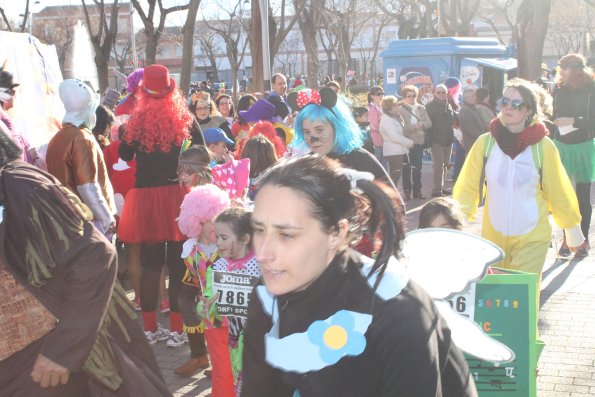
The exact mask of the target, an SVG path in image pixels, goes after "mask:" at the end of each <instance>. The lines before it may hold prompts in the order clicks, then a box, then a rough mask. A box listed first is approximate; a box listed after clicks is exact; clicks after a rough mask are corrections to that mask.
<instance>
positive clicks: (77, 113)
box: [58, 79, 99, 129]
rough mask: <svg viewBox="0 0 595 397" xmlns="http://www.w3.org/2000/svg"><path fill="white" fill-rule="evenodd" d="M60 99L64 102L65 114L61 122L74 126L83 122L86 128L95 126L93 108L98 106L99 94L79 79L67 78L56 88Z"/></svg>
mask: <svg viewBox="0 0 595 397" xmlns="http://www.w3.org/2000/svg"><path fill="white" fill-rule="evenodd" d="M58 91H59V94H60V100H62V103H63V104H64V109H66V114H65V115H64V118H63V119H62V123H69V124H72V125H74V126H76V127H79V126H81V125H82V124H84V125H85V126H86V127H87V128H89V129H93V127H95V121H96V116H95V109H97V106H99V95H98V94H96V93H95V92H93V90H91V87H89V86H88V85H87V84H85V83H83V82H82V81H81V80H79V79H68V80H64V81H63V82H62V83H60V87H59V88H58Z"/></svg>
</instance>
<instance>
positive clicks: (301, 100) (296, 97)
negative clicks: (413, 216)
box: [287, 87, 396, 189]
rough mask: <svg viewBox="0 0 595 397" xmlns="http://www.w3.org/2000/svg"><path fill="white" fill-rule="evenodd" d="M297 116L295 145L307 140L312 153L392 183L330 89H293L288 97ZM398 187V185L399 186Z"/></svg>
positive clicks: (341, 102)
mask: <svg viewBox="0 0 595 397" xmlns="http://www.w3.org/2000/svg"><path fill="white" fill-rule="evenodd" d="M287 103H288V104H289V106H291V108H292V109H294V110H296V111H299V113H298V116H297V117H296V119H295V139H294V141H295V142H294V145H296V146H297V145H300V144H301V143H302V142H305V143H306V145H307V146H308V148H309V149H310V150H311V152H312V153H315V154H318V155H320V156H327V157H330V158H334V159H337V160H339V161H340V162H341V164H343V166H345V167H348V168H353V169H355V170H358V171H366V172H370V173H372V174H373V175H374V177H375V178H376V179H379V180H382V181H384V182H386V183H391V182H390V178H389V177H388V174H387V173H386V171H385V170H384V168H382V166H381V165H380V163H379V162H378V160H377V159H376V158H375V157H374V156H373V155H371V154H370V153H369V152H368V151H366V150H364V149H362V144H363V141H362V135H361V131H360V129H359V127H358V126H357V124H356V122H355V120H354V118H353V115H352V114H351V111H350V110H349V108H348V107H347V105H346V104H345V103H343V101H337V93H336V92H335V91H333V90H332V89H330V88H326V87H325V88H321V89H320V92H319V91H316V90H312V89H309V88H307V89H303V90H301V91H297V92H296V91H293V92H291V93H290V94H289V95H288V97H287ZM395 189H396V188H395Z"/></svg>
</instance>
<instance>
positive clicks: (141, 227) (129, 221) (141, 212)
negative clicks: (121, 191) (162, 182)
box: [118, 185, 188, 244]
mask: <svg viewBox="0 0 595 397" xmlns="http://www.w3.org/2000/svg"><path fill="white" fill-rule="evenodd" d="M187 192H188V190H187V189H186V188H185V187H182V186H180V185H167V186H159V187H143V188H133V189H131V190H130V191H129V192H128V194H126V201H125V202H124V209H123V210H122V218H121V219H120V224H119V226H118V238H119V239H120V240H121V241H123V242H125V243H130V244H141V243H160V242H164V241H184V240H186V239H187V237H186V236H184V235H183V234H182V232H180V229H179V228H178V222H177V221H176V219H177V218H178V216H179V215H180V205H181V204H182V200H184V196H185V195H186V193H187Z"/></svg>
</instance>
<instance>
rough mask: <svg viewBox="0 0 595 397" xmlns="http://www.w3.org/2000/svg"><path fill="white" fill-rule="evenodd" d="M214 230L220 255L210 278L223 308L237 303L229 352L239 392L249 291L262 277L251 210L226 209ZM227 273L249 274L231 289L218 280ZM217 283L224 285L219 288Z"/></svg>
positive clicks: (219, 304)
mask: <svg viewBox="0 0 595 397" xmlns="http://www.w3.org/2000/svg"><path fill="white" fill-rule="evenodd" d="M215 231H216V232H217V249H218V250H219V254H220V255H221V258H220V259H219V260H218V261H217V262H215V264H213V272H212V275H213V279H211V282H212V283H213V285H215V288H214V289H219V290H220V292H219V297H218V300H217V305H218V308H219V311H220V312H221V310H220V309H221V308H225V309H228V308H230V306H229V302H230V301H232V302H234V303H235V304H236V307H233V309H234V310H235V311H234V313H233V314H232V315H229V316H228V317H227V319H228V320H229V353H230V358H231V370H232V373H233V377H234V390H235V393H236V394H235V395H236V396H239V395H240V390H241V388H242V348H243V345H244V342H243V338H244V337H243V329H244V325H245V324H246V315H247V306H248V298H249V296H248V295H249V294H250V292H251V290H252V287H253V286H254V285H255V284H256V282H257V281H258V279H259V277H260V271H259V269H258V263H257V262H256V257H255V255H254V251H253V250H252V248H251V243H252V241H251V240H252V225H251V224H250V212H248V211H246V210H245V209H244V208H242V207H233V208H229V209H227V210H225V211H223V212H222V213H221V214H219V216H217V218H216V219H215ZM226 274H233V275H242V276H247V277H246V278H245V279H243V280H242V283H243V290H241V291H239V290H237V288H238V287H237V284H235V285H230V287H231V289H226V288H225V285H226V284H224V283H221V282H219V281H220V280H222V279H223V276H225V275H226ZM214 282H217V284H215V283H214ZM217 286H220V287H221V288H217ZM234 290H235V291H234ZM224 312H228V311H224Z"/></svg>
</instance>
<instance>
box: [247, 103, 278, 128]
mask: <svg viewBox="0 0 595 397" xmlns="http://www.w3.org/2000/svg"><path fill="white" fill-rule="evenodd" d="M275 113H276V109H275V106H274V105H273V104H272V103H270V102H269V101H267V100H266V99H259V100H258V101H256V102H255V103H254V104H253V105H252V106H250V109H248V110H242V111H240V117H241V118H242V119H244V121H246V122H247V123H250V122H256V121H261V120H265V121H268V120H272V118H273V117H275Z"/></svg>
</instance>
